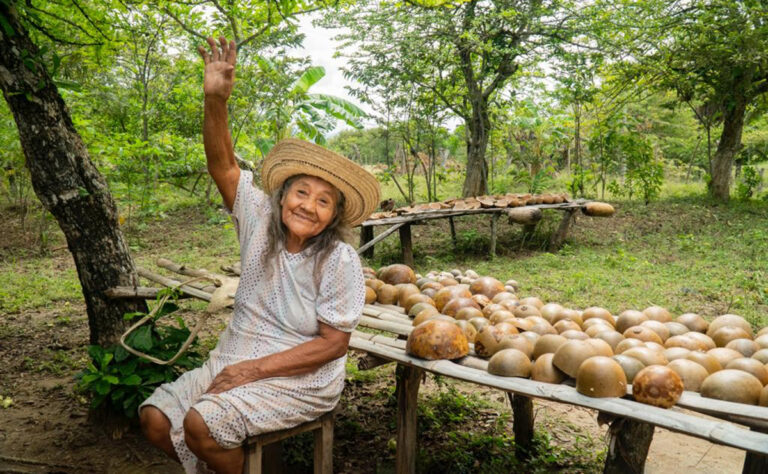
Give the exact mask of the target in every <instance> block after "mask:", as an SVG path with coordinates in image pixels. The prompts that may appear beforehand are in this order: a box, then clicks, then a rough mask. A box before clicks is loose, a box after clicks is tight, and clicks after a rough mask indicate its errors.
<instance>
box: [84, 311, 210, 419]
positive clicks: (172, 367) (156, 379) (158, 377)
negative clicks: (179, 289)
mask: <svg viewBox="0 0 768 474" xmlns="http://www.w3.org/2000/svg"><path fill="white" fill-rule="evenodd" d="M177 309H178V306H177V305H176V304H175V303H166V304H165V305H163V307H162V308H160V309H159V310H158V311H157V312H156V313H155V315H154V316H153V318H152V319H151V320H150V321H148V322H147V323H146V324H144V325H142V326H141V327H139V328H138V329H136V330H135V331H134V332H132V333H131V334H129V335H128V337H127V338H126V341H125V342H126V344H128V345H129V346H131V347H133V348H135V349H137V350H139V351H142V352H144V353H146V354H148V355H151V356H154V357H156V358H159V359H163V360H168V359H170V358H171V357H172V356H173V355H175V354H176V352H178V350H179V349H180V348H181V346H182V345H183V344H184V341H186V340H187V337H189V329H187V327H186V325H185V324H184V320H183V319H181V317H180V316H176V322H177V324H178V327H174V326H169V325H160V324H158V320H159V319H161V318H162V317H163V316H166V315H169V314H171V313H173V312H175V311H176V310H177ZM143 316H145V314H144V313H138V312H137V313H128V314H126V315H125V316H124V317H125V319H126V320H131V319H134V318H136V317H143ZM198 350H199V344H198V342H197V341H194V342H193V343H192V345H190V347H189V350H187V352H185V353H184V354H183V355H182V356H181V357H179V359H178V360H176V362H174V363H173V364H169V365H159V364H154V363H152V362H149V361H148V360H146V359H144V358H141V357H138V356H135V355H133V354H131V353H130V352H128V351H126V350H125V348H123V347H122V346H120V345H117V344H116V345H113V346H110V347H101V346H96V345H93V346H88V355H89V356H90V357H91V362H89V363H88V366H87V367H86V368H85V370H83V371H82V372H81V373H79V374H78V375H77V378H78V384H77V388H78V389H79V390H80V391H81V392H83V393H86V394H89V395H90V396H91V397H92V401H91V409H95V408H98V407H100V406H102V405H103V404H106V407H107V410H108V411H110V412H112V413H115V414H121V415H123V416H125V417H127V418H129V419H132V418H135V417H136V415H137V413H138V408H139V405H140V404H141V403H142V402H143V401H144V400H146V399H147V398H148V397H149V396H150V395H151V394H152V392H154V391H155V389H156V388H157V387H159V386H160V385H162V384H164V383H167V382H172V381H173V380H175V379H176V378H177V377H178V376H179V375H181V374H182V372H184V371H185V370H189V369H193V368H195V367H199V366H200V365H202V361H203V358H202V356H201V355H200V353H199V352H198Z"/></svg>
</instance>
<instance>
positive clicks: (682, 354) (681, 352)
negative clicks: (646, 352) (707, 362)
mask: <svg viewBox="0 0 768 474" xmlns="http://www.w3.org/2000/svg"><path fill="white" fill-rule="evenodd" d="M690 353H691V351H690V350H688V349H686V348H685V347H670V348H669V349H664V357H665V358H666V359H667V360H668V361H670V362H672V361H673V360H677V359H685V358H686V357H687V356H688V354H690ZM691 362H693V361H691ZM694 363H695V362H694ZM667 365H669V364H667Z"/></svg>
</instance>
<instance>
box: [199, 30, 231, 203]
mask: <svg viewBox="0 0 768 474" xmlns="http://www.w3.org/2000/svg"><path fill="white" fill-rule="evenodd" d="M208 45H209V46H210V52H209V51H208V50H207V49H206V48H205V47H203V46H198V48H197V51H198V52H199V53H200V56H201V57H202V58H203V62H204V63H205V73H204V78H203V92H204V94H205V106H204V118H203V144H204V146H205V157H206V159H207V161H208V173H210V175H211V177H212V178H213V180H214V181H215V182H216V186H217V187H218V188H219V192H220V193H221V196H222V198H224V204H226V206H227V208H229V209H230V210H231V209H232V206H233V205H234V203H235V195H236V194H237V183H238V181H239V179H240V168H239V167H238V166H237V161H235V150H234V148H233V147H232V137H231V136H230V134H229V127H228V123H227V122H228V115H227V100H228V99H229V96H230V94H231V93H232V87H233V86H234V84H235V63H236V62H237V48H236V47H235V42H234V41H230V42H227V40H226V38H224V37H223V36H222V37H220V38H219V44H216V41H215V40H214V39H213V38H210V37H209V38H208Z"/></svg>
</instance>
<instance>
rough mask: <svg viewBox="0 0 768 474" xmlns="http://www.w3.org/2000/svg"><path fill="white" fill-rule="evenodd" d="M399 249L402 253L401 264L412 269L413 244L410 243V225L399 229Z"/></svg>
mask: <svg viewBox="0 0 768 474" xmlns="http://www.w3.org/2000/svg"><path fill="white" fill-rule="evenodd" d="M400 249H401V250H402V252H403V263H404V264H406V265H408V266H409V267H411V268H413V242H412V241H411V224H405V225H404V226H402V227H400Z"/></svg>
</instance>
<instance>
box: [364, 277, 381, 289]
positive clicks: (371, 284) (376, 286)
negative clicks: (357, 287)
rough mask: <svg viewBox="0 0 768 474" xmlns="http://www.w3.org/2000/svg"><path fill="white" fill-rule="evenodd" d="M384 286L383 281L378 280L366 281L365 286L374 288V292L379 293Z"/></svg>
mask: <svg viewBox="0 0 768 474" xmlns="http://www.w3.org/2000/svg"><path fill="white" fill-rule="evenodd" d="M383 284H384V282H383V281H381V280H377V279H370V280H365V286H367V287H370V288H372V289H373V291H378V290H379V288H381V285H383Z"/></svg>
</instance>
